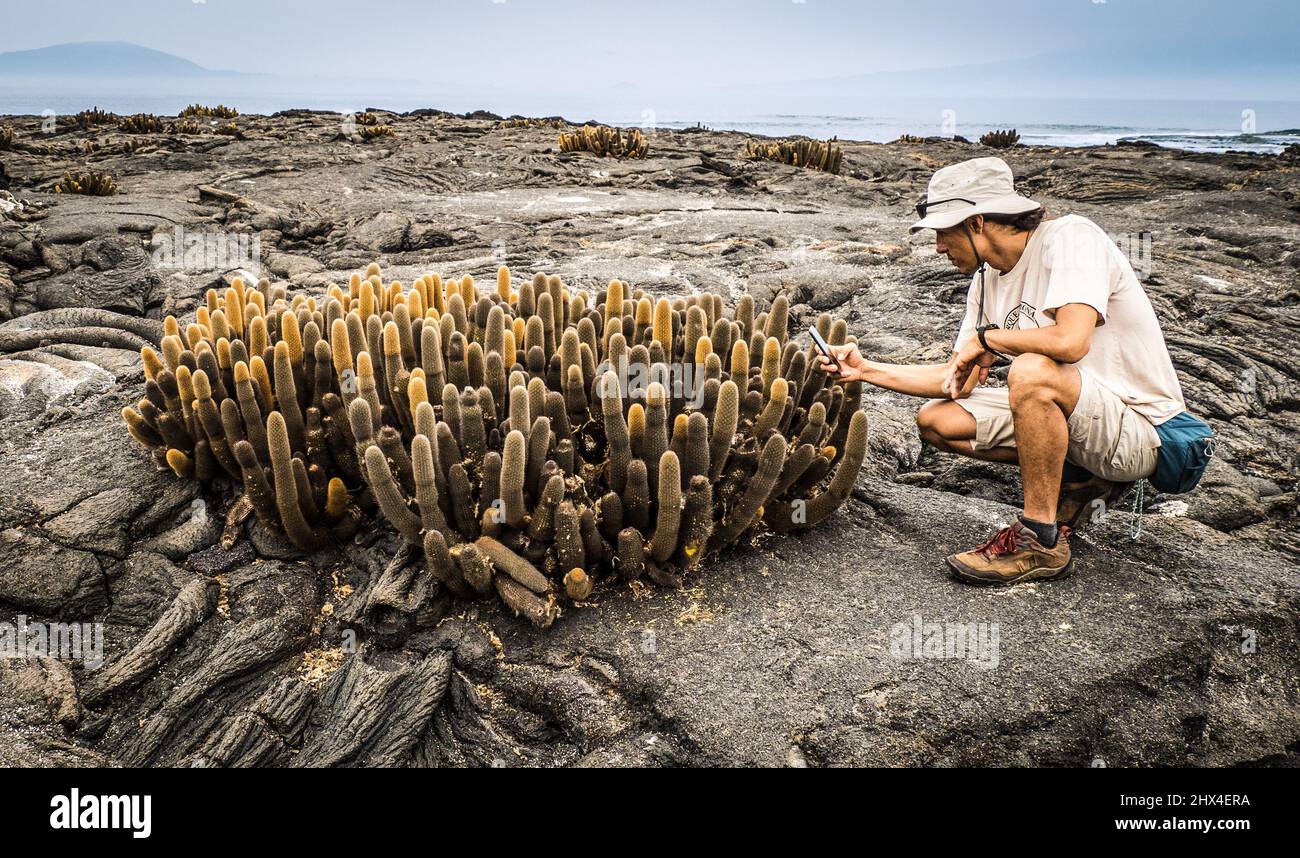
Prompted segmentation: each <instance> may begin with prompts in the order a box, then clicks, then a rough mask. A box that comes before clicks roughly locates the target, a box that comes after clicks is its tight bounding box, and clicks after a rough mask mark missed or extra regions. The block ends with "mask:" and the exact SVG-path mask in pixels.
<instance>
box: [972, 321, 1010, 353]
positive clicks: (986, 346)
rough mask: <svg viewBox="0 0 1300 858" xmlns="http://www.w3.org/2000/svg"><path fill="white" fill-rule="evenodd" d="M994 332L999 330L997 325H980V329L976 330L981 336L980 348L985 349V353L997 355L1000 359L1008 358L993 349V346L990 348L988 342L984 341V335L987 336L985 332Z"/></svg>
mask: <svg viewBox="0 0 1300 858" xmlns="http://www.w3.org/2000/svg"><path fill="white" fill-rule="evenodd" d="M993 330H999V328H998V326H997V325H980V326H979V327H978V328H976V329H975V333H976V334H977V335H978V336H979V340H980V346H982V347H983V349H984V351H986V352H988V353H989V354H995V355H997V356H998V357H1000V358H1004V357H1006V355H1004V354H1002V352H1000V351H998V350H997V349H995V348H993V347H992V346H990V345H989V342H988V340H986V339H984V334H985V332H987V331H993Z"/></svg>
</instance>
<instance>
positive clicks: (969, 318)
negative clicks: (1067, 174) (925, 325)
mask: <svg viewBox="0 0 1300 858" xmlns="http://www.w3.org/2000/svg"><path fill="white" fill-rule="evenodd" d="M984 276H985V297H984V318H982V319H981V318H980V314H979V302H980V278H979V273H978V272H977V273H976V274H975V276H974V278H973V279H972V281H971V287H970V291H969V292H968V293H967V296H966V317H965V318H964V319H963V320H962V325H961V332H960V333H958V334H957V341H956V343H955V344H954V346H953V349H954V350H955V351H960V350H961V347H962V346H963V345H965V344H966V342H967V341H968V340H969V339H970V338H971V337H973V336H975V329H976V328H977V327H979V326H980V325H982V324H995V325H997V326H998V327H1001V328H1006V329H1011V328H1020V329H1025V328H1041V327H1047V326H1049V325H1055V324H1056V310H1057V308H1058V307H1063V306H1065V305H1066V304H1087V305H1088V306H1089V307H1092V308H1093V309H1094V310H1096V311H1097V313H1098V315H1099V316H1100V318H1099V319H1098V321H1097V328H1096V330H1094V331H1093V334H1092V347H1091V348H1090V349H1089V350H1088V353H1087V354H1086V355H1084V357H1083V359H1082V360H1080V361H1079V362H1078V363H1077V364H1076V366H1078V367H1079V368H1080V369H1086V370H1087V371H1088V372H1089V373H1090V374H1091V375H1092V377H1093V378H1094V379H1096V380H1097V381H1098V382H1099V383H1100V384H1101V385H1102V386H1104V387H1106V388H1108V389H1109V390H1110V391H1111V392H1113V393H1115V394H1116V395H1117V396H1118V397H1119V398H1120V399H1122V400H1123V401H1124V402H1125V403H1126V404H1127V405H1128V406H1129V407H1131V408H1132V409H1133V410H1134V411H1136V412H1138V413H1139V414H1141V415H1142V416H1143V417H1146V418H1147V419H1148V420H1150V421H1151V423H1152V424H1153V425H1156V426H1158V425H1160V424H1161V423H1163V422H1165V421H1166V420H1168V419H1169V418H1171V417H1173V416H1175V415H1176V414H1179V413H1180V412H1182V411H1185V410H1187V406H1186V405H1185V404H1184V401H1183V391H1182V387H1181V386H1180V385H1179V384H1178V376H1177V374H1175V372H1174V364H1173V361H1171V360H1170V359H1169V350H1168V349H1167V348H1166V347H1165V338H1164V334H1162V333H1161V332H1160V323H1159V322H1158V321H1157V320H1156V313H1155V310H1154V309H1152V307H1151V300H1150V299H1149V298H1147V293H1146V292H1145V291H1144V290H1143V289H1142V285H1141V284H1140V283H1138V279H1137V275H1136V274H1134V273H1133V266H1132V265H1130V264H1129V261H1128V259H1127V258H1126V257H1125V256H1124V254H1123V253H1121V252H1120V249H1119V247H1118V246H1116V244H1115V242H1114V241H1112V240H1111V239H1110V237H1109V236H1107V235H1106V233H1105V232H1103V231H1102V229H1101V227H1099V226H1097V224H1095V223H1093V222H1092V221H1090V220H1088V219H1087V218H1085V217H1080V216H1078V215H1067V216H1066V217H1062V218H1058V219H1056V220H1049V221H1044V222H1043V223H1042V225H1040V226H1039V227H1038V229H1036V230H1034V233H1033V235H1031V236H1030V237H1029V242H1028V244H1026V245H1025V252H1024V254H1023V255H1022V256H1021V257H1020V261H1019V262H1017V263H1016V265H1015V267H1014V268H1012V269H1011V270H1010V271H1008V272H1007V273H1006V274H1000V273H999V272H998V271H997V270H996V269H994V268H992V267H989V268H987V270H986V272H985V275H984Z"/></svg>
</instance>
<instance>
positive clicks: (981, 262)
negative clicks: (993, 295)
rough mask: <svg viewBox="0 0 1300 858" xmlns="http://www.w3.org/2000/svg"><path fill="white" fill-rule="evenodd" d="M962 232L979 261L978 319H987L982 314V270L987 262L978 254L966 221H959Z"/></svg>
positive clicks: (986, 267) (972, 234) (983, 270)
mask: <svg viewBox="0 0 1300 858" xmlns="http://www.w3.org/2000/svg"><path fill="white" fill-rule="evenodd" d="M961 228H962V232H964V233H966V240H967V241H968V242H970V249H971V253H974V254H975V261H976V262H978V263H979V268H977V269H975V271H976V273H978V274H979V276H980V320H981V322H984V321H988V316H986V315H984V272H985V271H986V270H987V269H988V267H989V266H988V263H987V262H985V261H984V257H982V256H980V252H979V248H977V247H976V246H975V234H974V233H972V232H971V229H970V224H969V223H967V222H966V221H962V222H961Z"/></svg>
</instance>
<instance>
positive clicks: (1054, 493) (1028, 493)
mask: <svg viewBox="0 0 1300 858" xmlns="http://www.w3.org/2000/svg"><path fill="white" fill-rule="evenodd" d="M1079 384H1080V379H1079V370H1078V369H1076V368H1075V367H1074V366H1073V365H1072V364H1061V363H1057V362H1056V361H1054V360H1052V359H1051V358H1049V357H1045V356H1043V355H1039V354H1023V355H1019V356H1018V357H1016V358H1015V360H1013V361H1012V362H1011V371H1010V373H1009V374H1008V375H1007V387H1008V388H1009V389H1010V402H1011V413H1012V415H1013V417H1014V421H1015V422H1014V425H1015V432H1016V448H1017V450H1018V451H1019V454H1020V477H1021V480H1022V481H1023V482H1024V486H1025V518H1028V519H1033V520H1034V521H1038V522H1054V521H1055V520H1056V503H1057V500H1058V498H1059V495H1060V491H1061V468H1062V466H1063V465H1064V463H1065V452H1066V448H1067V447H1068V446H1069V443H1070V429H1069V425H1068V423H1067V419H1068V418H1069V416H1070V414H1072V413H1073V412H1074V407H1075V405H1076V404H1078V401H1079Z"/></svg>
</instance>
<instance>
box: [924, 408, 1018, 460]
mask: <svg viewBox="0 0 1300 858" xmlns="http://www.w3.org/2000/svg"><path fill="white" fill-rule="evenodd" d="M916 426H917V429H918V430H919V431H920V433H921V439H922V440H923V441H925V442H927V443H929V444H931V445H933V446H935V447H937V448H938V449H940V450H943V451H944V452H946V453H956V454H957V455H959V456H966V457H967V458H971V459H981V460H983V461H985V462H999V463H1001V464H1004V465H1014V464H1016V463H1017V462H1018V461H1019V459H1018V458H1017V455H1016V448H1015V447H992V448H988V449H979V450H976V449H975V448H974V446H973V444H972V443H971V442H972V441H974V440H975V432H976V428H977V427H976V423H975V418H974V417H973V416H971V413H970V412H969V411H967V410H966V409H965V408H962V407H961V405H959V404H957V403H956V402H954V401H952V400H948V401H946V402H943V401H940V400H935V401H933V402H929V403H926V404H925V405H923V406H922V407H921V410H920V411H918V412H917V413H916Z"/></svg>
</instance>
